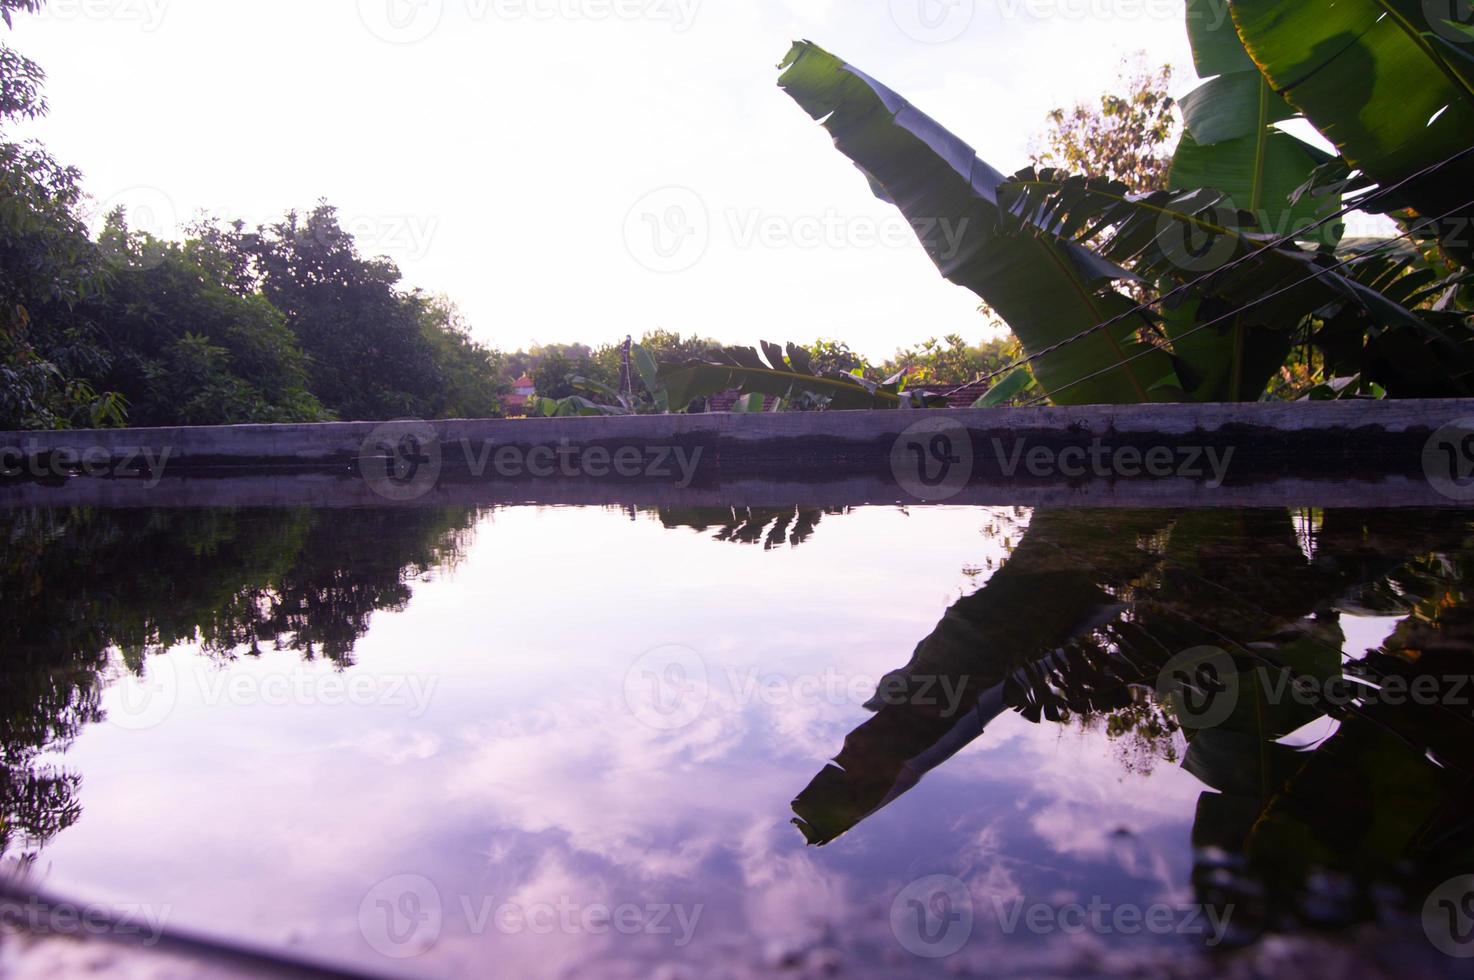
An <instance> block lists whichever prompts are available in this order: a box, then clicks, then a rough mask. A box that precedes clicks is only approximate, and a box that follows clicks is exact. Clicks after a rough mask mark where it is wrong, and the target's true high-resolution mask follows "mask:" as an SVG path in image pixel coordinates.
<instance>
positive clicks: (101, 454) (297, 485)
mask: <svg viewBox="0 0 1474 980" xmlns="http://www.w3.org/2000/svg"><path fill="white" fill-rule="evenodd" d="M1459 420H1466V421H1467V425H1465V426H1463V427H1462V428H1460V427H1455V428H1453V429H1446V430H1445V432H1444V433H1442V434H1440V430H1441V429H1445V427H1448V426H1451V425H1453V424H1454V423H1456V422H1458V421H1459ZM1465 431H1467V432H1468V433H1469V434H1471V435H1474V400H1464V399H1457V400H1429V401H1396V402H1386V401H1384V402H1319V403H1254V404H1234V405H1142V406H1135V405H1133V406H1094V407H1079V408H1037V409H968V410H960V411H958V410H952V411H927V412H903V411H894V412H820V413H784V414H776V415H731V414H720V415H668V416H635V417H623V418H618V417H616V418H574V419H530V420H512V421H506V420H455V421H436V422H396V423H385V424H378V423H361V422H349V423H329V424H323V425H274V426H221V427H186V428H163V429H121V430H101V431H66V432H23V433H13V432H12V433H0V506H3V507H34V506H79V505H88V504H91V505H97V506H144V507H147V506H169V507H174V506H299V505H312V506H324V507H337V506H342V507H364V506H389V505H405V504H413V505H420V506H424V505H440V504H464V505H484V504H497V503H569V504H651V505H654V504H669V505H691V506H729V505H730V506H779V505H792V504H809V505H816V506H817V505H836V506H837V505H850V504H863V503H912V504H920V503H953V504H977V503H989V504H1022V505H1030V506H1068V505H1072V504H1077V505H1081V506H1111V505H1116V506H1152V507H1159V506H1195V507H1196V506H1280V505H1309V506H1377V507H1383V506H1388V507H1390V506H1458V505H1462V504H1464V503H1467V502H1474V487H1470V488H1469V489H1468V493H1467V495H1464V493H1463V490H1464V488H1463V487H1462V485H1460V484H1459V483H1458V481H1457V480H1456V479H1453V478H1454V477H1457V475H1458V474H1459V472H1461V470H1460V469H1459V468H1460V467H1463V466H1465V464H1467V466H1468V468H1474V458H1471V459H1468V460H1464V459H1462V457H1460V456H1459V453H1461V452H1462V451H1463V448H1462V446H1461V445H1460V440H1457V439H1450V437H1449V435H1448V433H1450V432H1451V433H1453V434H1454V435H1462V433H1464V432H1465ZM1444 443H1446V444H1447V445H1446V446H1445V445H1443V444H1444ZM1469 445H1471V446H1474V443H1470V444H1469ZM1435 450H1441V451H1435ZM1440 466H1442V467H1450V466H1451V467H1454V469H1453V470H1452V471H1451V478H1450V479H1442V478H1440V477H1439V476H1438V472H1439V467H1440ZM1430 467H1432V469H1431V470H1430ZM1430 472H1432V473H1433V474H1434V476H1433V477H1431V478H1430V476H1429V474H1430ZM1451 480H1452V482H1451Z"/></svg>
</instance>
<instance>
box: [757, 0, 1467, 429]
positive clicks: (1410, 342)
mask: <svg viewBox="0 0 1474 980" xmlns="http://www.w3.org/2000/svg"><path fill="white" fill-rule="evenodd" d="M1208 5H1209V2H1208V0H1190V2H1189V3H1188V15H1189V16H1188V24H1187V26H1188V31H1189V34H1190V38H1191V41H1192V44H1193V50H1194V55H1195V60H1196V63H1197V65H1198V68H1199V71H1200V72H1201V73H1202V74H1203V75H1204V77H1206V78H1209V81H1207V82H1205V83H1204V84H1203V85H1202V86H1200V87H1199V88H1198V89H1196V90H1195V91H1194V92H1193V93H1191V96H1190V99H1189V100H1184V125H1185V127H1186V129H1187V131H1188V135H1187V136H1185V137H1184V138H1183V139H1182V140H1181V141H1180V142H1179V145H1178V147H1177V149H1176V151H1175V152H1174V154H1173V159H1172V166H1171V168H1170V170H1169V173H1168V179H1167V185H1168V186H1167V189H1165V190H1155V191H1151V192H1149V193H1146V194H1142V193H1135V192H1133V190H1132V188H1131V186H1129V185H1128V184H1126V183H1125V182H1123V181H1121V180H1117V179H1114V178H1113V177H1111V176H1110V175H1108V174H1107V175H1096V176H1083V177H1082V176H1077V175H1073V174H1071V173H1068V172H1066V171H1064V170H1060V169H1045V170H1042V171H1040V170H1038V169H1036V168H1034V167H1027V168H1025V169H1023V170H1020V171H1019V172H1017V173H1015V174H1014V175H1013V176H1012V177H1004V176H1003V175H1002V173H1000V172H999V171H998V170H996V169H995V168H992V167H990V166H988V165H987V164H985V163H984V162H983V161H980V160H978V159H977V157H976V155H975V154H974V153H973V152H972V151H971V149H970V148H968V147H967V146H966V144H964V143H963V142H962V141H961V140H959V139H957V138H956V137H955V136H953V135H952V134H950V133H948V132H947V131H946V130H945V129H942V128H941V127H940V126H939V125H936V124H935V123H934V122H932V121H931V120H927V119H925V117H921V116H919V115H915V114H910V113H900V114H897V113H894V112H892V111H889V107H892V106H894V105H896V104H897V103H899V102H901V101H903V100H902V97H901V96H900V95H899V94H898V93H896V92H893V91H891V90H890V89H888V88H886V87H885V86H884V85H882V84H881V83H880V82H878V81H876V80H875V79H874V78H872V77H870V76H867V75H864V74H861V73H859V72H856V71H854V70H853V69H852V68H851V67H850V66H848V65H847V64H846V63H845V62H843V61H842V60H841V59H839V58H836V57H834V56H833V55H832V54H830V53H829V52H827V51H824V50H823V49H821V48H818V47H817V46H815V45H813V44H811V43H809V42H800V43H798V44H796V45H794V47H793V48H792V50H791V51H790V53H789V56H788V58H787V59H786V60H785V62H784V63H783V66H782V68H783V75H782V76H781V78H780V79H779V85H780V86H781V87H782V88H783V89H784V90H786V91H787V92H788V94H789V95H790V96H792V97H793V98H794V99H795V100H796V101H797V102H798V104H799V105H800V106H801V107H802V108H803V109H804V110H805V111H807V112H808V113H809V114H810V115H811V116H812V117H813V118H814V119H816V120H819V121H820V122H821V123H822V125H823V126H824V127H825V128H826V129H828V130H829V132H830V135H831V136H832V137H833V138H834V142H835V145H836V146H837V147H838V148H839V149H840V150H841V151H842V152H844V153H846V154H847V155H849V156H850V157H851V159H852V160H853V162H854V163H855V164H857V165H858V166H859V168H860V169H861V170H862V171H863V172H864V173H865V174H866V175H867V176H868V177H869V179H870V183H871V185H872V186H873V187H874V188H875V189H876V190H877V192H878V193H881V194H883V195H884V196H885V197H887V199H889V200H891V201H893V202H894V203H895V204H896V205H897V206H898V207H899V208H900V210H901V212H902V213H903V214H904V215H906V216H907V217H908V218H910V219H912V220H915V221H921V220H931V221H935V220H936V219H937V218H938V216H942V217H947V216H951V217H952V219H953V220H954V221H956V220H958V219H962V218H967V219H968V221H967V226H966V231H965V233H964V235H963V240H962V241H961V242H960V243H958V244H959V247H960V249H961V250H962V251H963V252H965V254H966V255H967V261H965V262H961V261H954V260H955V258H956V253H955V252H953V253H950V254H947V255H943V254H939V253H936V252H935V250H933V254H932V258H933V260H934V261H935V262H936V264H937V266H938V268H939V270H940V271H941V272H942V274H943V276H944V277H945V278H947V279H949V280H950V281H952V282H954V283H955V284H957V285H961V286H964V287H966V288H969V289H971V290H973V291H974V292H975V293H977V294H978V295H979V297H980V298H981V299H982V300H983V302H984V303H986V304H987V305H988V306H989V307H990V308H991V309H993V310H996V311H997V313H998V315H999V316H1001V317H1002V318H1003V319H1004V320H1005V321H1006V322H1007V323H1008V325H1009V327H1010V328H1011V329H1012V330H1013V331H1014V333H1015V334H1016V335H1017V336H1018V337H1019V339H1020V340H1021V342H1022V343H1023V345H1024V347H1025V349H1026V350H1027V352H1028V353H1029V354H1030V355H1031V357H1032V358H1033V360H1032V362H1031V364H1030V371H1031V373H1032V375H1033V377H1034V379H1035V380H1036V382H1037V383H1038V385H1039V386H1040V388H1041V389H1042V390H1043V392H1044V394H1045V395H1046V396H1047V397H1049V398H1050V399H1052V400H1053V401H1055V402H1056V403H1057V404H1112V403H1131V402H1148V401H1153V402H1163V401H1199V402H1205V401H1241V400H1255V399H1258V398H1260V397H1262V396H1263V394H1264V392H1265V391H1266V389H1267V388H1268V385H1269V382H1270V380H1271V379H1272V378H1273V377H1274V376H1275V374H1276V373H1277V372H1278V371H1279V369H1280V368H1281V367H1282V366H1283V365H1284V364H1285V361H1286V357H1287V356H1288V355H1289V353H1290V351H1291V350H1293V349H1294V348H1295V347H1296V345H1298V344H1300V343H1303V342H1305V341H1306V340H1307V339H1308V340H1309V341H1310V342H1313V343H1314V344H1315V345H1316V346H1317V347H1319V348H1320V350H1321V352H1322V353H1323V354H1324V355H1325V356H1326V363H1327V364H1328V366H1329V367H1328V371H1329V372H1334V375H1336V376H1338V377H1341V378H1346V377H1347V376H1350V377H1351V378H1353V379H1354V378H1360V380H1361V382H1372V383H1374V384H1375V385H1376V386H1377V387H1376V388H1375V389H1370V390H1376V391H1385V392H1387V393H1388V394H1392V395H1394V396H1400V397H1430V396H1456V395H1467V394H1470V393H1474V318H1471V316H1470V315H1469V311H1468V305H1467V301H1468V298H1469V293H1470V287H1469V285H1468V284H1467V283H1466V282H1465V281H1464V274H1465V273H1467V270H1468V268H1469V267H1470V265H1471V263H1469V262H1465V263H1464V268H1463V269H1462V270H1460V269H1455V270H1454V271H1453V273H1452V274H1448V273H1449V270H1448V269H1447V268H1443V269H1440V268H1437V267H1435V266H1432V265H1431V264H1430V263H1428V262H1427V260H1426V257H1425V256H1424V255H1422V254H1419V253H1418V250H1416V249H1413V250H1399V249H1398V248H1397V247H1396V246H1397V242H1396V241H1379V242H1371V243H1366V245H1367V250H1366V251H1361V250H1359V249H1358V248H1357V246H1356V244H1355V243H1346V244H1345V245H1341V244H1340V243H1339V238H1340V235H1341V231H1342V229H1341V228H1340V227H1339V226H1338V224H1337V223H1336V221H1335V218H1336V217H1337V216H1338V215H1339V213H1340V212H1341V205H1342V200H1343V194H1344V193H1345V192H1346V191H1347V190H1348V189H1353V190H1365V189H1366V188H1367V183H1366V182H1365V180H1363V178H1361V177H1360V176H1358V174H1357V173H1356V171H1357V164H1356V162H1355V161H1356V160H1357V159H1359V158H1360V157H1365V159H1367V160H1370V161H1373V163H1374V164H1375V165H1376V166H1378V167H1380V168H1383V169H1382V173H1383V174H1385V175H1386V176H1387V177H1391V178H1395V177H1397V176H1399V175H1402V174H1409V171H1411V173H1410V174H1409V176H1406V177H1404V178H1403V179H1404V180H1405V181H1408V182H1411V183H1414V184H1417V185H1418V189H1419V197H1418V198H1414V196H1413V195H1408V196H1407V197H1406V198H1405V200H1408V201H1413V202H1414V204H1415V208H1414V209H1412V210H1413V213H1414V214H1416V215H1417V216H1422V217H1424V218H1425V219H1426V220H1427V222H1428V223H1429V230H1430V231H1433V232H1437V235H1438V239H1439V243H1440V245H1441V246H1442V251H1443V253H1444V254H1445V255H1446V256H1447V257H1448V258H1449V259H1450V260H1451V261H1462V259H1461V258H1460V256H1461V255H1462V254H1463V250H1464V249H1465V248H1466V246H1467V241H1466V240H1465V239H1463V238H1461V237H1460V235H1459V234H1458V233H1456V232H1455V231H1454V230H1453V227H1454V226H1453V225H1451V224H1449V223H1448V222H1442V223H1436V224H1435V223H1433V222H1435V220H1437V221H1441V219H1442V218H1443V217H1444V216H1445V214H1454V215H1455V216H1459V212H1460V211H1467V210H1468V206H1467V202H1465V203H1464V204H1463V205H1460V206H1457V207H1454V208H1453V209H1452V210H1450V211H1448V212H1445V213H1444V214H1430V212H1432V210H1433V208H1434V207H1435V206H1439V207H1441V206H1444V205H1445V204H1446V203H1447V202H1449V201H1451V200H1459V199H1460V195H1461V194H1462V195H1463V196H1464V197H1465V198H1466V197H1467V193H1466V191H1467V187H1468V186H1469V183H1470V177H1471V175H1474V159H1471V158H1467V156H1466V155H1465V156H1463V157H1460V156H1459V155H1457V154H1456V155H1452V156H1450V155H1449V149H1450V147H1453V146H1458V147H1462V149H1463V150H1467V146H1468V133H1469V132H1470V127H1471V123H1470V122H1469V120H1470V119H1471V118H1474V104H1471V103H1470V102H1469V99H1468V98H1467V90H1468V86H1467V84H1465V85H1464V87H1463V89H1460V88H1459V79H1460V78H1463V77H1464V76H1461V75H1460V74H1459V70H1460V69H1459V68H1458V64H1459V63H1460V62H1459V61H1458V59H1459V57H1460V56H1464V55H1466V54H1467V51H1463V50H1454V49H1452V48H1450V47H1449V46H1447V45H1429V44H1427V43H1426V40H1425V39H1422V40H1420V36H1414V37H1409V36H1407V33H1406V32H1405V31H1404V29H1403V27H1404V25H1403V24H1402V21H1401V20H1400V19H1399V18H1395V17H1388V16H1384V14H1385V12H1382V13H1381V14H1379V10H1380V8H1377V7H1376V4H1375V3H1373V2H1371V0H1366V2H1358V3H1353V4H1330V3H1328V2H1325V0H1318V2H1313V3H1312V2H1307V0H1294V2H1290V0H1239V2H1237V3H1235V5H1234V18H1233V19H1232V20H1231V21H1229V20H1225V19H1223V18H1221V17H1220V18H1208V17H1204V16H1203V13H1204V10H1203V9H1201V8H1203V7H1205V6H1208ZM1363 20H1364V21H1365V22H1366V23H1368V24H1372V25H1373V27H1372V28H1371V29H1369V33H1368V34H1367V38H1366V40H1365V41H1362V40H1358V42H1357V43H1356V44H1354V45H1349V46H1348V45H1344V44H1339V43H1338V42H1339V41H1340V39H1341V36H1340V35H1334V31H1337V30H1341V31H1350V30H1351V27H1352V25H1353V22H1355V23H1361V22H1362V21H1363ZM1291 24H1293V25H1294V27H1293V29H1292V27H1291V26H1290V25H1291ZM1296 31H1300V32H1301V33H1309V34H1313V35H1315V36H1316V37H1319V38H1321V39H1322V40H1323V42H1324V43H1321V44H1319V46H1316V47H1314V49H1313V50H1314V57H1313V58H1312V61H1313V62H1316V63H1322V62H1323V63H1324V64H1325V66H1326V73H1325V74H1324V75H1320V74H1313V73H1312V74H1307V72H1306V64H1307V63H1306V62H1305V61H1304V59H1303V58H1300V57H1299V56H1298V54H1295V52H1300V51H1310V50H1312V46H1311V45H1310V44H1309V42H1305V41H1303V40H1300V39H1299V38H1298V35H1297V33H1296ZM1240 35H1242V36H1240ZM1352 36H1354V35H1352ZM1246 44H1247V45H1249V46H1250V50H1251V51H1252V52H1253V57H1252V58H1251V57H1250V51H1246V50H1245V45H1246ZM1255 45H1258V46H1259V47H1258V48H1257V49H1256V48H1255ZM1369 58H1374V59H1375V60H1376V61H1377V63H1378V64H1380V65H1381V66H1382V67H1383V68H1385V71H1383V72H1381V73H1375V74H1372V75H1368V74H1367V72H1366V65H1367V64H1369V63H1370V62H1369V60H1368V59H1369ZM1403 62H1406V63H1407V64H1408V66H1409V71H1416V72H1417V73H1418V77H1419V79H1420V84H1423V85H1425V86H1426V87H1427V88H1428V89H1429V90H1430V91H1433V92H1435V93H1436V94H1437V99H1436V100H1434V101H1433V102H1430V103H1429V104H1437V105H1441V106H1442V107H1443V109H1446V110H1447V111H1442V110H1440V111H1439V112H1437V113H1434V114H1433V116H1432V117H1431V118H1430V116H1428V115H1426V114H1424V115H1421V116H1420V115H1418V112H1421V105H1422V104H1423V102H1424V101H1426V99H1427V98H1428V97H1427V95H1426V93H1420V94H1419V96H1418V107H1417V112H1414V113H1412V114H1409V113H1408V111H1407V107H1406V105H1405V99H1403V97H1402V96H1401V95H1400V93H1401V91H1402V89H1401V87H1400V86H1399V85H1396V84H1393V83H1392V82H1391V81H1390V79H1391V78H1392V77H1393V76H1394V75H1395V74H1396V72H1397V71H1398V70H1399V69H1398V68H1396V67H1394V66H1396V65H1400V64H1402V63H1403ZM1272 63H1273V64H1272ZM1358 71H1360V72H1361V74H1360V75H1359V76H1358ZM1230 75H1232V76H1236V77H1233V78H1229V79H1228V80H1227V81H1225V80H1224V79H1225V76H1230ZM1332 76H1336V77H1339V78H1340V79H1341V81H1340V83H1339V84H1338V85H1331V84H1330V83H1329V81H1328V79H1329V78H1330V77H1332ZM1311 78H1313V79H1314V84H1313V85H1310V86H1309V87H1305V86H1302V85H1300V82H1301V81H1303V80H1305V79H1311ZM1374 80H1375V81H1377V82H1378V87H1377V89H1376V90H1375V92H1374V93H1373V94H1374V95H1375V99H1374V103H1373V104H1372V105H1371V106H1362V105H1361V104H1360V103H1359V102H1358V101H1357V96H1356V93H1358V92H1360V91H1362V90H1361V89H1358V88H1357V85H1356V83H1357V82H1358V81H1360V82H1364V83H1369V82H1371V81H1374ZM1290 89H1293V90H1294V92H1293V94H1294V96H1295V98H1296V99H1297V100H1298V101H1297V103H1296V105H1291V104H1289V103H1288V102H1287V101H1286V98H1285V97H1284V96H1283V95H1281V93H1283V92H1287V91H1288V90H1290ZM1301 103H1303V105H1302V104H1301ZM1144 104H1146V105H1149V106H1150V108H1151V111H1152V112H1160V111H1165V109H1163V107H1162V104H1161V103H1144ZM1297 106H1299V108H1301V109H1302V110H1303V111H1305V112H1306V114H1307V117H1308V118H1310V119H1311V121H1312V122H1314V123H1315V124H1316V125H1317V126H1320V127H1321V128H1322V130H1323V132H1324V133H1327V134H1329V136H1332V137H1335V138H1337V139H1340V140H1341V141H1342V142H1343V143H1344V144H1345V147H1346V150H1345V153H1346V155H1345V157H1343V158H1333V157H1330V156H1329V155H1328V154H1326V153H1324V152H1322V151H1320V150H1319V149H1317V148H1316V147H1315V146H1313V145H1311V144H1310V143H1307V142H1306V141H1304V140H1301V139H1299V138H1297V137H1295V136H1293V135H1291V134H1289V133H1287V132H1285V131H1283V130H1282V129H1280V128H1279V127H1278V125H1277V124H1278V123H1279V122H1281V121H1283V120H1285V119H1288V118H1290V117H1291V116H1293V115H1294V112H1295V109H1296V107H1297ZM1394 129H1395V130H1396V131H1399V132H1402V131H1404V130H1405V131H1407V134H1408V135H1407V138H1406V139H1405V140H1402V141H1400V142H1398V143H1396V144H1394V145H1395V147H1396V149H1395V151H1392V150H1388V143H1387V141H1386V139H1385V133H1386V132H1389V131H1392V130H1394ZM1128 131H1129V129H1128ZM1379 134H1381V135H1379ZM1156 138H1157V135H1156V133H1155V132H1152V133H1149V134H1148V142H1150V141H1151V140H1154V139H1156ZM1133 159H1134V160H1135V164H1134V166H1135V167H1136V169H1137V170H1140V169H1141V166H1140V164H1141V161H1142V159H1144V158H1142V157H1140V156H1137V157H1135V158H1133ZM1460 159H1462V160H1463V163H1462V166H1461V167H1456V168H1450V167H1449V166H1448V164H1450V163H1454V162H1457V161H1459V160H1460ZM1128 162H1129V161H1128ZM1418 167H1421V168H1422V169H1421V170H1420V169H1417V168H1418ZM1440 167H1441V168H1442V170H1444V171H1447V172H1446V173H1439V174H1437V175H1435V176H1429V174H1431V173H1432V171H1433V170H1434V169H1436V168H1440ZM1131 169H1132V167H1128V166H1125V165H1122V167H1121V169H1120V170H1119V171H1118V172H1127V173H1129V172H1130V170H1131ZM1424 171H1428V172H1429V173H1428V174H1425V173H1424ZM1362 172H1363V173H1365V174H1366V175H1368V176H1369V177H1370V178H1371V179H1379V176H1378V174H1376V173H1373V172H1372V171H1371V170H1367V169H1363V171H1362ZM1142 179H1146V178H1142ZM1388 186H1391V185H1388ZM1424 191H1426V195H1425V196H1424V194H1423V192H1424ZM1356 200H1357V203H1358V204H1363V205H1365V204H1366V201H1367V198H1366V197H1365V196H1363V197H1359V198H1357V199H1356ZM1418 200H1424V201H1426V202H1427V203H1423V204H1418V203H1417V201H1418ZM1377 203H1378V204H1379V205H1380V206H1381V207H1383V208H1391V207H1398V206H1399V205H1398V203H1397V202H1395V201H1391V200H1380V201H1378V202H1377ZM1466 226H1467V221H1461V222H1460V224H1459V227H1466ZM1230 268H1231V270H1232V271H1231V272H1230V271H1229V270H1230ZM1123 283H1129V284H1131V288H1132V289H1134V290H1135V293H1133V292H1131V291H1128V290H1127V289H1125V288H1123V286H1122V285H1121V284H1123ZM1363 387H1364V386H1362V385H1360V384H1359V385H1358V386H1357V387H1355V388H1352V389H1350V390H1353V391H1355V390H1362V389H1363Z"/></svg>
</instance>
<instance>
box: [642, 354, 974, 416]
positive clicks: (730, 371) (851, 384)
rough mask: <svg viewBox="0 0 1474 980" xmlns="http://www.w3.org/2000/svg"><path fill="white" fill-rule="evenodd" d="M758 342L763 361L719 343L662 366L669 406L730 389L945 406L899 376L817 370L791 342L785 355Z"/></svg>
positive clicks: (842, 403)
mask: <svg viewBox="0 0 1474 980" xmlns="http://www.w3.org/2000/svg"><path fill="white" fill-rule="evenodd" d="M762 347H763V354H764V355H765V356H766V357H767V359H768V360H767V361H766V362H764V360H763V358H762V357H760V356H759V355H758V352H757V351H755V350H753V349H752V348H751V347H724V348H722V349H721V350H720V351H718V352H717V353H716V354H715V355H714V356H715V357H716V358H717V359H716V360H707V361H688V362H686V363H684V364H664V365H661V367H660V370H659V379H658V380H659V383H660V385H661V387H662V388H663V389H664V391H665V392H666V395H667V398H668V400H669V405H670V407H671V409H672V410H675V411H680V410H684V409H685V408H686V407H687V406H688V405H690V404H691V402H692V401H694V400H695V399H697V398H704V397H706V396H708V395H714V394H716V393H717V392H721V391H733V390H736V391H740V392H741V393H742V394H743V395H761V396H764V398H765V399H767V398H771V399H776V400H783V401H790V402H791V401H794V400H803V399H808V400H810V401H813V402H814V403H815V404H814V406H813V407H824V408H830V409H835V410H840V411H844V410H855V409H881V408H945V407H946V405H947V403H946V399H943V398H941V397H940V396H936V395H932V394H930V393H929V392H925V391H920V390H916V391H907V390H904V389H903V388H902V384H903V381H902V379H900V378H893V379H891V381H890V382H889V383H887V384H876V383H875V382H873V381H868V380H866V379H865V378H862V377H859V376H857V375H852V374H843V373H839V372H836V373H833V374H819V373H817V372H815V371H814V369H813V364H812V361H811V360H810V358H809V355H808V352H807V351H805V350H803V349H802V348H800V347H797V346H795V345H793V344H789V345H788V347H787V356H786V357H785V351H784V348H782V347H779V346H778V345H777V344H770V343H768V342H767V341H763V342H762ZM750 404H752V403H751V402H749V403H748V405H750ZM744 410H750V409H746V408H745V409H744Z"/></svg>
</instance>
